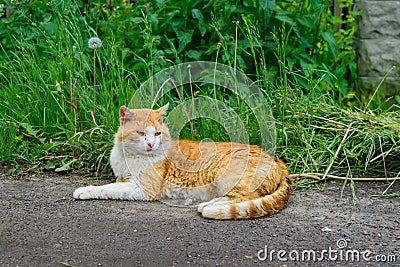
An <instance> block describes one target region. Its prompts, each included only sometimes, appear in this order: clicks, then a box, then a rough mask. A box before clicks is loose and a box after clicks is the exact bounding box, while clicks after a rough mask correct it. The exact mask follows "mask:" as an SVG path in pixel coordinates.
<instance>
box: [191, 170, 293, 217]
mask: <svg viewBox="0 0 400 267" xmlns="http://www.w3.org/2000/svg"><path fill="white" fill-rule="evenodd" d="M292 183H293V180H292V178H290V177H286V178H285V179H283V180H282V181H281V183H280V184H279V187H278V188H277V190H276V191H275V192H273V193H272V194H270V195H266V196H263V197H259V198H255V199H250V200H246V201H242V202H234V201H232V200H229V199H228V198H227V197H222V198H219V199H213V200H211V201H209V202H206V203H202V204H200V205H199V207H198V211H199V212H200V213H201V215H202V216H203V217H204V218H209V219H218V220H229V219H248V218H257V217H261V216H267V215H271V214H274V213H277V212H279V211H280V210H282V209H284V208H285V207H286V206H287V204H288V202H289V198H290V195H291V193H292Z"/></svg>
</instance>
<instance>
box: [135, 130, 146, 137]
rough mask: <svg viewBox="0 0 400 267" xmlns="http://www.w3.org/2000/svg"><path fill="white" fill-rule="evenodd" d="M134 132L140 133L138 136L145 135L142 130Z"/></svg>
mask: <svg viewBox="0 0 400 267" xmlns="http://www.w3.org/2000/svg"><path fill="white" fill-rule="evenodd" d="M136 132H137V134H138V135H140V136H145V135H146V133H145V132H143V131H136Z"/></svg>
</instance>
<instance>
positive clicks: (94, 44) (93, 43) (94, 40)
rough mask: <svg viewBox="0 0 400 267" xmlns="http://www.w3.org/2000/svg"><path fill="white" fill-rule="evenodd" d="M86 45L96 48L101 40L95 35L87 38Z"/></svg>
mask: <svg viewBox="0 0 400 267" xmlns="http://www.w3.org/2000/svg"><path fill="white" fill-rule="evenodd" d="M88 45H89V47H90V48H92V49H97V48H99V47H100V46H101V40H100V39H99V38H97V37H92V38H90V39H89V42H88Z"/></svg>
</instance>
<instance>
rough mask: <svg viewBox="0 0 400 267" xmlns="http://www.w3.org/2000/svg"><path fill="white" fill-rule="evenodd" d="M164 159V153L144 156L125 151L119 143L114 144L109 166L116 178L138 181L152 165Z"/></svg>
mask: <svg viewBox="0 0 400 267" xmlns="http://www.w3.org/2000/svg"><path fill="white" fill-rule="evenodd" d="M164 159H165V155H164V153H160V154H154V155H146V154H138V153H135V152H132V151H130V150H129V149H126V147H125V146H124V145H123V144H122V143H119V142H116V143H115V144H114V147H113V149H112V150H111V155H110V164H111V167H112V169H113V171H114V174H115V176H116V177H120V178H124V179H139V180H140V178H141V176H142V175H141V174H143V172H145V171H147V170H148V169H149V168H150V167H151V165H152V164H154V163H156V162H159V161H161V160H164Z"/></svg>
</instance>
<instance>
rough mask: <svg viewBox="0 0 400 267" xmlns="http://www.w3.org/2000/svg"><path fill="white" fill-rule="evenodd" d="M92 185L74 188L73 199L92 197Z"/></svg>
mask: <svg viewBox="0 0 400 267" xmlns="http://www.w3.org/2000/svg"><path fill="white" fill-rule="evenodd" d="M93 189H94V188H93V186H86V187H79V188H78V189H76V190H75V192H74V194H73V196H74V198H75V199H93V198H94V192H93V191H94V190H93Z"/></svg>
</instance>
